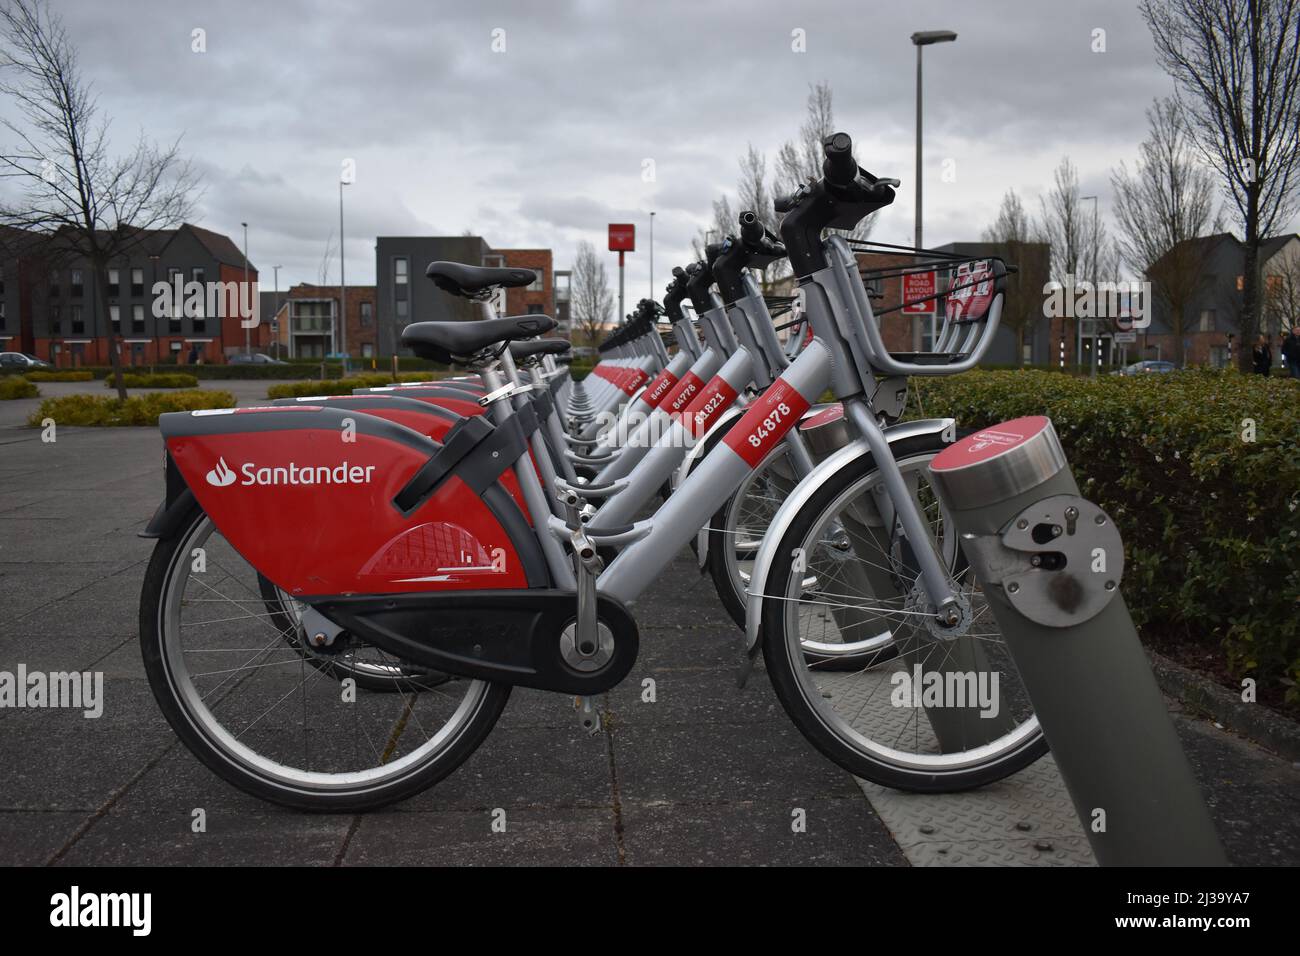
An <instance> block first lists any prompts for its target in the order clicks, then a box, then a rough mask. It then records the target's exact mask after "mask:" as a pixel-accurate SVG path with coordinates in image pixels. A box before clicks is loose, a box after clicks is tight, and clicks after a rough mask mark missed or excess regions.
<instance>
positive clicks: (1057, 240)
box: [1039, 156, 1099, 282]
mask: <svg viewBox="0 0 1300 956" xmlns="http://www.w3.org/2000/svg"><path fill="white" fill-rule="evenodd" d="M1039 204H1040V205H1041V207H1042V231H1043V234H1044V236H1045V237H1046V239H1047V242H1048V243H1049V244H1050V245H1051V247H1052V277H1053V278H1054V279H1056V280H1057V281H1059V282H1066V281H1067V278H1068V277H1074V278H1075V279H1086V278H1088V277H1089V276H1090V273H1091V270H1090V261H1089V260H1090V259H1091V255H1092V248H1093V243H1094V241H1095V240H1096V239H1097V238H1099V237H1098V236H1096V235H1094V232H1093V225H1092V221H1093V216H1091V215H1090V214H1089V211H1085V210H1084V209H1083V202H1082V200H1081V198H1080V196H1079V170H1078V169H1077V168H1076V167H1075V165H1074V163H1072V162H1070V157H1069V156H1063V157H1062V158H1061V162H1060V164H1059V165H1058V166H1057V167H1056V172H1055V173H1054V174H1053V181H1052V189H1051V191H1050V192H1048V194H1047V195H1046V196H1043V197H1041V198H1040V199H1039Z"/></svg>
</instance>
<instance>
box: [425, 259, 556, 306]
mask: <svg viewBox="0 0 1300 956" xmlns="http://www.w3.org/2000/svg"><path fill="white" fill-rule="evenodd" d="M424 274H425V275H427V276H428V277H429V278H430V279H432V280H433V284H434V285H436V286H437V287H438V288H439V289H441V290H442V291H443V292H447V293H449V294H451V295H459V296H463V297H464V298H466V299H478V298H483V297H485V296H487V295H488V294H490V292H491V290H492V289H493V288H494V287H495V286H505V287H506V288H509V289H517V288H519V287H520V286H526V285H529V284H531V283H532V282H535V281H536V280H537V274H536V273H535V272H533V270H532V269H497V268H492V267H489V266H469V265H465V263H463V262H442V261H439V262H430V263H429V268H427V269H425V270H424Z"/></svg>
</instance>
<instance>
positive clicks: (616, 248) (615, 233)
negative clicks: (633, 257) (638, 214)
mask: <svg viewBox="0 0 1300 956" xmlns="http://www.w3.org/2000/svg"><path fill="white" fill-rule="evenodd" d="M609 251H610V252H635V251H636V226H634V225H633V224H632V223H630V222H611V223H610V224H609Z"/></svg>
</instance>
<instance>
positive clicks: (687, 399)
mask: <svg viewBox="0 0 1300 956" xmlns="http://www.w3.org/2000/svg"><path fill="white" fill-rule="evenodd" d="M703 385H704V383H703V382H701V381H700V377H699V376H698V375H696V374H695V373H694V372H687V373H686V374H685V375H683V376H682V378H681V381H680V382H678V383H677V388H676V390H674V391H670V392H669V397H668V398H666V399H664V401H663V403H662V405H663V408H664V409H665V410H666V411H667V412H668V413H669V414H670V415H672V414H676V413H677V412H680V411H681V410H682V409H683V408H685V407H686V406H687V405H689V404H690V403H691V399H693V398H694V397H695V396H696V395H698V394H699V392H700V387H701V386H703Z"/></svg>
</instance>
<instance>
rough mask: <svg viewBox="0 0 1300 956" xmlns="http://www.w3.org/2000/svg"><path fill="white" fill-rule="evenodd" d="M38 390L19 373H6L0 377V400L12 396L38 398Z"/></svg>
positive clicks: (5, 399)
mask: <svg viewBox="0 0 1300 956" xmlns="http://www.w3.org/2000/svg"><path fill="white" fill-rule="evenodd" d="M40 394H41V393H40V390H39V389H37V387H36V386H35V385H33V384H32V383H31V382H29V381H28V380H27V379H25V378H23V377H22V376H20V375H6V376H5V377H4V378H0V401H8V400H9V399H12V398H39V397H40Z"/></svg>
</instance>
